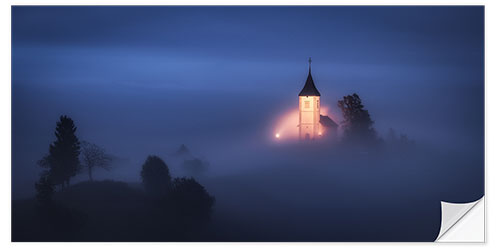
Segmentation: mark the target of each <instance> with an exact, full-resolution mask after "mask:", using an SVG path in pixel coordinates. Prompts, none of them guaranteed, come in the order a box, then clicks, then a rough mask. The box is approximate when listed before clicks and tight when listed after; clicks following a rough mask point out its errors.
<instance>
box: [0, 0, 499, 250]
mask: <svg viewBox="0 0 500 250" xmlns="http://www.w3.org/2000/svg"><path fill="white" fill-rule="evenodd" d="M144 4H146V5H165V4H169V5H485V6H486V7H485V13H486V14H485V19H486V21H485V22H486V26H485V27H486V73H487V75H486V86H485V90H486V96H485V98H486V135H487V136H486V171H485V172H486V187H485V188H486V193H489V192H488V191H489V190H493V193H494V191H495V190H500V182H499V181H493V182H490V181H489V180H496V179H498V178H499V177H500V176H499V175H498V173H499V170H498V169H499V168H500V158H499V150H500V144H499V141H500V140H499V139H500V136H499V135H500V132H499V130H500V119H499V114H500V97H499V96H500V91H499V88H500V87H499V85H500V78H499V73H498V72H499V71H500V61H499V59H500V54H499V52H500V50H499V46H500V36H499V32H498V30H500V28H499V27H500V1H498V0H496V1H495V0H480V1H474V0H469V1H465V0H458V1H457V0H455V1H449V0H448V1H443V0H440V1H429V0H427V1H407V0H404V1H403V0H400V1H394V0H393V1H374V0H363V1H360V0H351V1H345V0H344V1H325V0H309V1H304V0H254V1H248V0H247V1H221V0H185V1H162V0H146V1H137V0H88V1H75V0H57V1H53V0H52V1H42V0H24V1H23V0H18V1H4V2H2V10H1V12H0V15H1V17H2V19H3V20H2V22H1V28H2V35H3V36H2V40H1V41H2V48H3V53H2V54H1V55H2V58H3V60H2V65H1V66H2V67H1V72H2V74H1V76H2V78H3V79H2V80H3V81H2V84H0V102H1V105H0V112H1V117H2V122H0V126H1V130H0V133H1V134H0V135H1V136H0V138H1V146H0V147H1V151H0V153H1V157H0V160H1V164H0V166H1V168H0V169H1V171H2V172H1V175H0V176H1V178H2V181H1V182H0V184H1V188H0V192H1V195H2V196H1V197H2V201H3V202H2V206H1V212H0V215H1V217H2V219H1V220H0V222H1V223H0V224H1V229H0V230H1V231H0V238H1V246H0V248H2V249H7V248H16V249H26V248H36V249H51V250H58V249H64V250H67V249H68V248H72V249H84V248H87V247H92V248H96V247H97V248H112V249H120V250H123V249H124V250H127V249H135V248H139V247H141V248H142V247H147V248H152V249H162V250H164V249H165V248H172V247H174V248H176V249H177V248H179V249H191V248H195V247H199V248H203V249H233V248H235V247H238V248H240V249H255V248H257V247H258V248H263V249H269V248H282V249H285V248H286V249H297V248H307V249H309V248H314V249H326V248H328V249H331V248H334V247H337V246H342V247H350V248H351V247H352V248H354V249H360V248H365V247H366V248H370V249H400V248H401V247H402V246H404V247H405V248H409V249H414V248H421V247H440V248H443V247H444V248H453V249H463V248H467V249H470V248H471V247H472V248H476V247H485V246H486V247H488V248H496V249H499V248H500V244H499V242H500V240H499V239H498V238H499V237H498V236H497V237H495V236H496V235H499V233H500V232H499V230H498V228H497V227H498V222H499V219H498V218H499V215H498V214H499V211H500V206H499V201H498V198H499V196H498V195H494V194H493V195H487V196H486V199H487V202H486V216H485V217H486V242H487V243H486V244H460V243H449V244H437V243H43V244H42V243H10V240H11V233H10V229H11V225H10V221H11V211H10V210H11V207H10V200H11V192H10V190H11V169H10V167H11V40H10V31H11V29H10V28H11V26H10V24H11V5H144ZM464 101H466V100H464ZM488 211H493V212H492V213H489V212H488ZM488 236H493V237H488Z"/></svg>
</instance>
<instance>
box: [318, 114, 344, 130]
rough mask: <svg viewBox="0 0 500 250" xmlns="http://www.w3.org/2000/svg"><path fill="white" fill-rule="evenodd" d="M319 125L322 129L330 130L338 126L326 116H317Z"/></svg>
mask: <svg viewBox="0 0 500 250" xmlns="http://www.w3.org/2000/svg"><path fill="white" fill-rule="evenodd" d="M319 123H321V125H323V126H324V127H330V128H336V127H338V126H339V125H337V123H336V122H334V121H333V120H332V118H330V117H329V116H327V115H319Z"/></svg>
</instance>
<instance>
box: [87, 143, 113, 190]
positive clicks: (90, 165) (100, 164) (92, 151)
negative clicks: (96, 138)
mask: <svg viewBox="0 0 500 250" xmlns="http://www.w3.org/2000/svg"><path fill="white" fill-rule="evenodd" d="M81 153H82V154H81V158H82V163H83V166H84V167H85V168H86V169H87V170H88V174H89V180H90V181H92V180H93V179H92V170H93V169H94V168H96V167H97V168H103V169H105V170H109V169H111V161H112V158H111V156H110V155H108V154H106V151H105V150H104V149H103V148H101V147H99V146H97V145H96V144H93V143H90V142H86V141H83V142H82V152H81Z"/></svg>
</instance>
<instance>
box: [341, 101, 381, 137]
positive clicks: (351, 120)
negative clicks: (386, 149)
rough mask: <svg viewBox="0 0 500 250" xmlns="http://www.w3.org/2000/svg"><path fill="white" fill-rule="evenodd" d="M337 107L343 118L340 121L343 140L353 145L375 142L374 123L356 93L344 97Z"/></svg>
mask: <svg viewBox="0 0 500 250" xmlns="http://www.w3.org/2000/svg"><path fill="white" fill-rule="evenodd" d="M338 106H339V108H340V109H341V110H342V115H343V117H344V120H343V121H342V127H343V129H344V140H346V141H349V142H355V143H374V142H376V141H377V134H376V132H375V129H373V123H374V122H373V121H372V119H371V117H370V114H369V113H368V110H366V109H364V106H363V104H362V102H361V98H360V97H359V96H358V95H357V94H356V93H354V94H352V95H347V96H344V98H343V99H342V100H339V101H338Z"/></svg>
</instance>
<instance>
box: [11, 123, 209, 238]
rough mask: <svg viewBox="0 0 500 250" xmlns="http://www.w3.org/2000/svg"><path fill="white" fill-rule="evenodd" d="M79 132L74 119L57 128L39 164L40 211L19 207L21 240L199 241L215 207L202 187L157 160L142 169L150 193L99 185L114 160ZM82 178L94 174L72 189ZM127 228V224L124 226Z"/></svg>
mask: <svg viewBox="0 0 500 250" xmlns="http://www.w3.org/2000/svg"><path fill="white" fill-rule="evenodd" d="M76 131H77V127H76V126H75V123H74V121H73V120H72V119H71V118H69V117H67V116H61V117H60V119H59V121H58V122H57V123H56V129H55V133H54V135H55V137H56V139H55V141H54V142H52V143H51V144H50V146H49V152H48V153H47V154H46V155H45V156H44V157H43V158H42V159H41V160H39V161H38V165H39V166H40V167H42V168H43V171H42V173H41V174H40V179H39V180H38V181H37V182H36V183H35V189H36V199H35V203H34V206H33V208H34V209H33V213H32V214H31V213H30V212H26V211H29V210H30V209H27V208H26V207H29V205H26V204H25V203H23V202H16V205H15V207H13V223H12V225H13V232H14V233H13V239H14V240H15V241H17V240H20V241H46V240H48V241H81V240H90V241H98V240H100V239H104V240H106V241H109V240H114V239H116V240H118V241H128V240H130V239H134V240H135V241H143V240H146V241H165V240H169V241H182V240H187V239H193V240H196V239H197V238H196V237H198V236H196V234H195V232H196V231H199V230H203V228H204V226H203V225H205V224H206V223H207V222H208V221H209V219H210V217H211V214H212V210H213V206H214V204H215V197H213V196H211V195H210V194H209V193H208V192H207V191H206V189H205V188H204V187H203V186H202V185H201V184H200V183H198V182H197V181H196V180H195V179H194V178H184V177H172V176H171V174H170V169H169V167H168V166H167V164H165V162H164V161H163V160H162V159H161V158H160V157H158V156H154V155H151V156H148V157H147V159H146V160H145V162H144V163H143V164H142V167H141V168H140V177H141V180H142V183H141V184H142V188H138V187H135V186H134V185H133V184H127V183H124V182H117V181H109V180H107V181H93V176H92V172H93V170H94V169H95V168H104V169H110V167H111V163H112V161H113V157H112V156H111V155H109V154H107V153H106V151H105V150H104V149H103V148H101V147H99V146H97V145H95V144H92V143H89V142H85V141H84V142H80V140H79V138H78V137H77V136H76ZM138 172H139V171H138ZM80 173H86V174H88V177H89V181H86V182H80V183H76V184H73V185H70V183H71V182H70V181H71V179H72V178H73V177H75V176H76V175H77V174H80ZM138 174H139V173H138ZM22 204H24V205H22ZM30 214H31V217H30ZM123 223H124V224H126V226H119V225H120V224H123ZM100 230H106V231H107V232H109V233H108V235H102V233H100Z"/></svg>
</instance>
